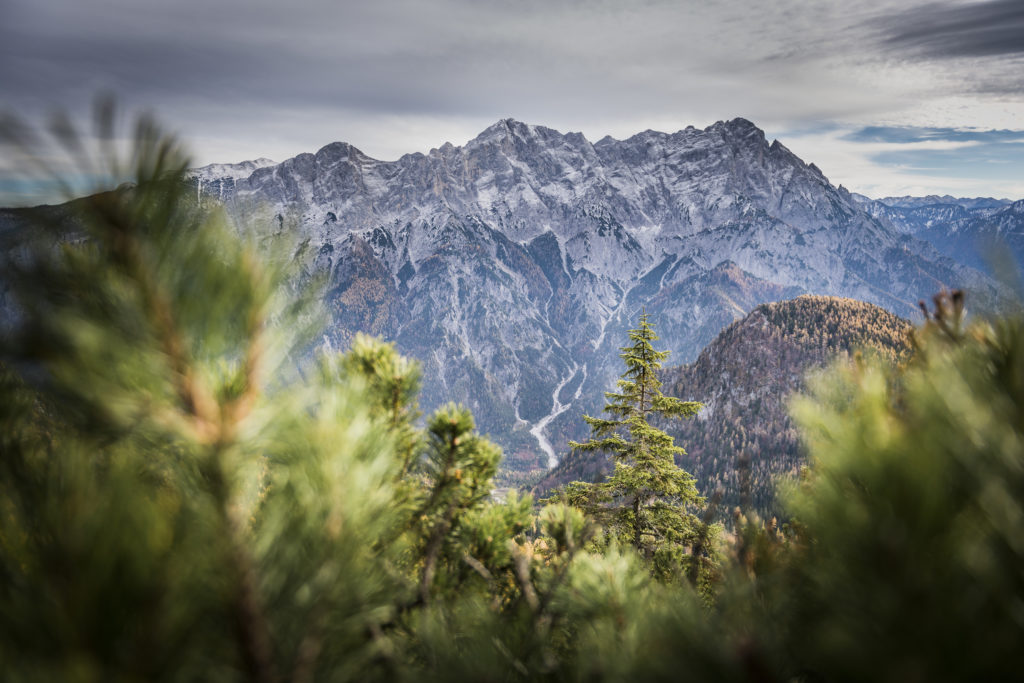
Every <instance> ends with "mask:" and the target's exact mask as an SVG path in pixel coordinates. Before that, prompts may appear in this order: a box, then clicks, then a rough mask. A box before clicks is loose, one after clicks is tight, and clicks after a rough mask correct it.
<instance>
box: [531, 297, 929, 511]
mask: <svg viewBox="0 0 1024 683" xmlns="http://www.w3.org/2000/svg"><path fill="white" fill-rule="evenodd" d="M910 329H911V326H910V322H909V321H907V320H905V319H903V318H900V317H898V316H895V315H893V314H892V313H890V312H888V311H886V310H884V309H882V308H879V307H878V306H874V305H872V304H868V303H864V302H862V301H854V300H852V299H842V298H838V297H825V296H808V295H805V296H801V297H798V298H796V299H792V300H789V301H780V302H776V303H770V304H762V305H760V306H758V307H757V308H755V309H754V310H753V311H751V312H750V314H748V315H747V316H746V317H744V318H743V319H742V320H739V321H737V322H735V323H733V324H731V325H729V326H728V327H726V328H725V329H724V330H723V331H722V332H721V333H720V334H719V335H718V336H717V337H716V338H715V340H714V341H713V342H711V343H710V344H708V346H706V347H705V348H704V350H703V351H701V354H700V356H698V357H697V360H696V361H694V362H693V363H690V364H687V365H683V366H678V367H671V368H665V369H664V370H663V372H662V373H661V380H662V383H663V385H662V390H663V391H664V393H665V394H666V395H669V396H677V397H680V398H683V399H686V400H691V399H692V400H699V401H701V402H702V403H703V404H704V407H703V408H702V409H701V411H700V412H699V413H698V414H697V416H696V417H695V418H692V419H689V420H683V421H671V422H665V423H663V424H660V425H659V426H660V427H661V428H663V429H665V430H666V431H668V432H669V433H670V434H671V435H672V436H673V437H674V438H675V439H676V443H677V444H678V445H680V446H682V447H683V448H685V449H686V455H684V456H682V457H680V458H679V465H680V466H681V467H682V468H683V469H685V470H686V471H687V472H690V473H691V474H693V475H694V476H695V477H696V479H697V485H698V487H699V488H700V490H701V493H702V494H703V495H704V496H705V497H707V498H708V499H709V500H710V499H712V497H713V496H714V495H715V493H716V491H717V492H719V494H718V495H719V496H720V498H719V500H718V507H719V510H720V512H721V513H722V514H723V515H724V516H725V517H728V512H729V511H730V510H732V509H733V508H734V507H735V506H737V505H740V504H741V503H742V502H744V501H743V500H742V499H743V498H744V497H748V498H749V504H750V505H753V506H754V508H755V509H756V510H757V511H758V512H759V513H760V514H761V515H762V517H764V518H766V519H767V518H770V517H771V516H773V515H779V514H780V513H781V512H782V511H781V510H780V507H779V506H778V505H777V503H776V499H775V497H774V491H775V484H776V482H777V480H778V479H779V478H789V479H795V477H796V476H797V473H798V471H799V468H800V467H801V466H802V465H803V464H804V459H803V454H802V451H801V446H800V443H799V439H798V437H797V432H796V429H795V427H794V426H793V423H792V421H791V420H790V418H789V413H788V400H789V397H790V396H791V395H792V394H793V393H794V392H796V391H799V390H801V389H803V388H804V381H805V378H806V377H807V373H808V372H809V371H811V370H813V369H815V368H821V367H823V366H825V365H826V364H828V363H830V362H833V361H835V360H836V359H837V358H846V359H849V358H850V356H851V354H853V353H856V352H858V351H859V352H863V353H864V354H871V355H874V356H876V357H878V358H881V359H883V360H885V361H888V362H891V363H897V362H900V361H903V360H906V358H908V357H909V355H910V344H909V338H908V332H909V331H910ZM744 461H745V464H744ZM610 469H611V463H610V462H609V461H608V459H607V457H606V456H604V455H602V454H600V453H573V454H570V455H567V456H566V457H565V458H564V459H563V460H562V462H561V463H559V465H558V466H557V467H556V468H554V469H553V470H551V471H550V472H548V473H547V475H546V476H545V478H544V479H543V480H542V481H541V483H540V485H539V486H538V487H537V488H538V491H539V493H541V494H542V495H543V494H546V493H548V492H549V491H550V490H551V489H552V488H554V487H557V486H561V485H564V484H567V483H568V482H570V481H575V480H583V481H597V480H600V479H601V478H602V477H603V476H604V475H605V474H606V473H607V472H609V471H610ZM744 478H746V484H745V483H744V481H743V479H744ZM745 487H746V489H747V490H746V491H744V488H745Z"/></svg>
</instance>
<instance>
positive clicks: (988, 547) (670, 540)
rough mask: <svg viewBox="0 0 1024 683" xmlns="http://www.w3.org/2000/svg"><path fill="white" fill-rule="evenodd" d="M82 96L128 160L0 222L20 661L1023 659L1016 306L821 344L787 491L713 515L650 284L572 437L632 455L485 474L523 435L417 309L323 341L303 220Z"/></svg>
mask: <svg viewBox="0 0 1024 683" xmlns="http://www.w3.org/2000/svg"><path fill="white" fill-rule="evenodd" d="M104 131H106V132H107V133H108V135H107V136H106V138H104V136H103V135H101V136H100V139H101V140H103V139H110V138H111V137H112V136H111V134H110V130H109V129H103V128H102V127H101V133H103V132H104ZM58 132H60V133H61V134H62V137H63V138H64V140H65V142H66V143H67V145H68V147H69V148H70V149H71V151H72V153H73V154H76V155H79V156H80V157H81V159H85V160H86V161H87V162H88V163H93V164H97V165H101V166H103V165H104V164H105V166H103V168H102V169H101V170H104V171H105V172H108V175H111V176H117V175H119V174H124V173H125V172H126V171H127V172H130V174H131V175H132V176H134V178H135V180H134V182H133V183H132V184H130V185H126V186H122V187H120V188H118V189H117V190H115V191H110V192H105V193H99V194H95V195H92V196H90V197H87V198H84V199H81V200H79V201H77V202H76V203H75V204H74V205H73V209H69V210H68V211H67V212H59V213H54V212H52V211H36V212H33V211H26V212H25V213H24V215H25V216H26V217H27V219H28V220H30V221H31V231H29V232H27V233H22V234H20V235H19V236H18V242H17V243H16V244H5V245H4V251H5V253H6V254H7V263H6V264H5V272H6V273H7V275H6V277H7V278H8V280H9V282H10V283H11V286H12V287H13V290H12V291H13V293H14V294H15V295H16V301H17V312H16V315H13V316H12V319H11V321H10V324H8V325H6V326H5V328H4V335H3V348H2V351H3V361H2V362H3V365H2V370H0V425H2V426H0V672H2V676H0V678H3V680H7V681H40V680H44V681H45V680H54V681H83V682H85V681H141V680H166V681H184V680H215V681H261V682H262V681H348V680H353V681H371V680H385V681H395V680H410V681H424V680H473V681H520V680H523V681H527V680H578V681H582V680H586V681H605V680H607V681H615V680H623V681H634V680H680V679H682V680H713V681H794V680H796V681H846V680H849V681H855V680H858V681H859V680H871V681H880V680H881V681H942V680H1014V679H1021V678H1024V649H1022V648H1021V643H1022V642H1024V508H1022V504H1024V503H1022V501H1024V315H1022V313H1021V311H1020V310H1012V311H1008V312H1006V313H1004V314H1003V315H1001V316H999V317H993V318H990V319H984V318H981V317H972V318H970V319H968V318H967V317H966V316H965V313H964V299H963V296H962V295H961V294H960V293H958V292H957V293H953V294H940V295H938V296H936V297H935V300H934V303H933V305H932V306H930V307H928V308H927V309H926V310H927V311H928V317H927V320H926V322H925V323H924V324H923V325H922V326H919V327H918V328H916V329H914V330H913V332H912V336H911V341H910V348H911V351H909V352H907V354H906V356H905V357H904V356H901V357H900V358H898V359H895V358H884V357H881V355H876V356H872V355H871V354H862V355H855V356H853V357H847V358H845V359H840V360H838V361H836V362H835V363H833V364H832V365H831V366H830V369H828V370H827V371H825V372H822V373H820V374H818V375H816V376H815V377H813V378H812V379H810V380H809V381H808V382H807V384H806V386H805V391H804V394H803V395H802V396H801V397H799V398H798V399H796V400H795V401H794V402H793V403H792V406H791V410H792V418H793V422H794V425H795V429H796V430H797V431H798V432H799V435H800V440H801V443H802V444H803V447H804V448H805V449H806V453H807V456H806V466H805V467H804V468H803V469H802V471H801V473H800V476H799V478H798V479H795V480H791V481H790V483H789V484H788V485H786V486H784V487H783V489H782V490H781V491H780V492H779V494H778V496H779V499H780V500H781V504H782V505H784V509H785V511H786V515H787V517H786V519H787V523H786V524H784V525H780V524H779V523H778V522H776V521H774V520H772V519H763V518H762V517H761V516H760V515H759V514H758V512H757V511H756V509H755V508H754V507H753V506H750V505H747V506H745V507H742V506H741V509H739V510H738V511H737V514H736V515H735V516H734V518H733V520H732V522H733V523H732V527H731V529H729V530H726V529H725V528H723V527H722V526H721V525H720V524H718V523H716V521H715V520H716V519H717V513H716V511H715V509H714V508H715V506H716V505H719V504H720V502H718V501H716V500H714V497H713V496H710V497H709V496H704V495H701V494H700V493H699V490H700V489H699V485H700V482H699V480H697V479H695V478H694V477H693V476H691V474H689V473H687V472H686V471H685V469H682V468H680V467H679V466H678V464H677V462H676V457H677V456H679V455H681V449H685V448H686V446H687V444H686V443H685V442H681V443H679V444H676V443H675V441H674V440H673V438H672V437H671V436H670V435H669V434H668V432H667V431H665V430H664V429H663V427H664V426H665V424H667V423H668V422H673V421H675V420H676V418H681V419H682V421H683V423H684V424H685V423H690V422H692V421H693V420H695V419H696V417H695V415H699V412H698V411H699V409H700V401H701V397H699V396H697V397H694V399H695V400H690V399H687V400H679V399H677V398H673V397H672V394H673V393H679V392H678V391H677V389H678V387H677V386H674V385H672V384H671V383H669V386H670V388H671V389H672V391H669V392H666V393H662V391H661V384H660V379H659V376H658V374H657V372H656V371H657V369H658V365H659V364H660V363H661V361H663V360H664V352H663V351H661V350H660V349H659V348H658V347H657V344H656V341H657V338H656V334H655V331H654V327H653V322H656V321H648V320H647V319H646V318H641V319H640V320H639V321H638V323H637V327H636V329H634V330H633V331H632V332H631V333H630V337H629V339H626V340H623V342H624V344H625V346H624V347H623V349H622V356H623V361H624V370H623V375H622V380H621V381H620V382H619V385H618V386H617V387H616V388H614V389H615V390H613V391H610V392H609V394H607V396H606V398H607V401H608V404H607V406H606V415H607V417H599V416H594V417H589V418H588V420H587V421H588V423H589V425H590V427H591V430H592V438H591V440H589V441H586V442H582V443H580V444H577V449H578V450H581V451H588V450H589V451H595V452H601V453H604V454H606V455H607V456H608V457H610V458H611V459H612V461H613V462H614V469H612V471H611V473H610V475H609V476H608V478H606V479H605V480H604V481H601V482H597V483H592V482H577V483H574V484H570V485H568V486H566V487H564V488H563V489H561V490H557V491H555V492H553V493H552V494H551V495H550V497H549V498H547V499H546V500H544V501H543V502H539V501H537V500H535V499H534V498H533V497H532V496H530V495H521V494H519V493H516V492H514V491H513V492H511V493H510V494H509V495H508V496H507V497H505V498H503V499H495V497H494V495H493V478H494V476H495V473H496V472H497V468H498V464H499V461H500V459H501V457H502V456H501V452H500V450H499V449H498V448H497V447H496V446H495V445H494V444H492V443H491V442H490V441H488V439H487V438H486V437H485V436H483V435H480V434H478V433H477V432H476V430H475V428H474V421H473V416H472V415H470V414H469V412H468V411H466V410H465V409H463V408H461V407H459V406H457V405H449V406H447V407H444V408H442V409H440V410H438V411H437V412H435V413H434V414H432V415H427V416H421V415H420V413H419V410H418V408H417V393H418V386H419V380H420V377H419V369H418V367H417V365H416V363H415V362H413V361H411V360H409V359H407V358H403V357H401V356H400V355H399V354H398V353H397V352H396V351H395V349H394V347H393V346H392V345H391V344H389V343H386V342H384V341H381V340H378V339H374V338H371V337H368V336H362V335H360V336H356V337H354V338H353V339H352V340H351V346H350V348H349V350H348V351H346V352H345V353H343V354H326V355H325V354H321V355H319V356H317V357H316V358H315V359H313V360H307V359H308V356H309V349H310V348H312V344H313V340H315V339H316V338H317V335H318V333H319V330H320V327H319V326H320V325H322V321H323V319H324V316H323V313H322V311H320V310H318V306H317V301H318V287H319V286H321V283H318V282H315V281H303V279H302V278H301V277H296V276H295V274H294V273H293V272H292V271H293V263H292V262H291V260H290V259H291V256H290V255H291V254H293V253H294V245H291V244H289V241H288V235H287V234H284V233H274V232H267V233H261V232H259V231H258V230H257V229H256V228H255V227H252V228H251V229H248V230H243V231H241V234H242V235H243V236H242V237H241V238H240V237H239V231H238V230H237V229H236V227H235V226H231V225H229V223H228V221H227V219H226V218H225V216H224V214H223V213H222V212H221V211H219V210H218V209H217V208H216V207H214V206H209V205H206V204H204V203H201V202H199V201H198V200H197V197H196V192H195V189H194V187H192V186H191V185H189V184H188V183H186V182H184V181H183V179H182V173H183V172H184V170H185V169H186V168H187V167H188V159H187V157H186V156H185V155H184V154H183V152H182V151H181V149H180V147H179V146H178V144H177V143H176V142H175V141H174V140H173V139H171V138H168V137H166V136H165V135H163V134H161V133H160V131H159V130H158V129H157V128H156V127H155V125H153V124H152V123H151V122H149V121H147V120H143V121H142V122H140V125H139V127H138V129H137V131H136V135H135V139H134V151H133V153H132V156H131V157H130V158H129V159H128V160H127V161H125V162H123V163H118V162H117V159H118V156H117V154H116V153H115V152H114V151H113V149H112V148H111V149H103V145H102V144H101V149H100V150H98V151H93V152H89V151H86V150H85V149H84V147H81V146H79V145H78V142H79V141H78V140H77V138H75V137H74V135H73V132H72V131H70V130H68V129H66V128H64V129H59V131H58ZM83 145H84V143H83ZM29 151H31V150H29ZM79 153H80V154H79ZM6 237H11V236H10V235H7V236H6ZM772 314H773V313H772V311H771V310H769V312H768V315H772ZM782 323H783V324H785V320H782ZM887 334H888V332H887ZM893 334H895V332H893ZM894 360H895V361H898V362H893V361H894ZM661 421H665V423H663V422H661ZM730 447H731V446H730ZM723 448H725V446H723ZM758 485H759V486H767V485H768V482H763V481H759V482H758Z"/></svg>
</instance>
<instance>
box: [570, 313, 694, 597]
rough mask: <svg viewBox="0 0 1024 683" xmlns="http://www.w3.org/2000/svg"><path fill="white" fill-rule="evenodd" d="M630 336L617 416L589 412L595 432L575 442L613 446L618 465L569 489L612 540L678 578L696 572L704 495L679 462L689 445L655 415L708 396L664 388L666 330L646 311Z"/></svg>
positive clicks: (665, 576) (613, 407)
mask: <svg viewBox="0 0 1024 683" xmlns="http://www.w3.org/2000/svg"><path fill="white" fill-rule="evenodd" d="M629 339H630V341H631V342H632V344H631V345H630V346H626V347H623V348H622V353H621V354H620V356H621V357H622V359H623V361H624V362H625V364H626V371H625V372H624V373H623V374H622V378H621V379H620V380H619V381H618V388H619V391H618V392H606V393H605V397H606V398H607V399H608V400H609V403H607V404H606V405H605V408H604V410H605V412H606V413H609V414H610V415H611V416H612V417H611V419H601V418H595V417H591V416H589V415H586V416H584V418H583V419H584V420H585V421H586V422H587V424H589V425H590V429H591V433H592V435H593V436H592V438H591V439H590V440H589V441H586V442H584V443H576V442H570V445H571V446H572V448H573V449H574V450H576V451H583V452H586V451H604V452H607V453H610V454H611V456H612V457H613V458H614V460H615V469H614V470H613V472H612V473H611V474H610V475H609V476H608V478H607V479H606V480H605V481H604V482H602V483H600V484H587V483H585V482H573V483H572V484H570V485H569V487H568V488H567V490H566V493H565V495H566V498H567V499H568V500H570V501H572V503H573V504H575V505H579V506H581V507H582V509H584V510H585V511H586V512H587V513H588V514H589V515H591V516H592V517H594V519H596V520H597V521H599V522H600V523H601V524H602V525H603V527H604V530H605V541H606V543H618V544H621V545H630V546H632V547H633V548H635V549H636V550H637V551H638V552H639V553H640V554H641V555H642V556H643V557H644V558H645V559H646V560H647V562H648V563H649V564H650V565H651V567H652V571H653V573H654V575H655V576H657V577H658V578H660V579H662V580H666V581H670V580H673V579H675V578H679V577H682V576H684V575H686V574H688V573H691V571H690V569H689V568H688V565H689V564H691V563H692V561H694V560H693V559H692V558H691V557H690V554H691V552H692V550H693V549H694V548H696V547H697V537H698V535H699V534H700V533H702V530H703V527H702V525H701V523H700V520H698V518H697V517H696V516H695V515H694V514H693V512H691V511H690V509H691V508H697V507H699V506H700V505H702V504H703V502H704V500H703V499H702V498H701V497H700V495H699V494H698V493H697V487H696V485H695V482H694V479H693V477H692V476H690V475H689V474H687V473H686V472H685V471H683V470H682V469H680V468H679V467H678V466H677V465H676V463H675V457H676V456H677V455H679V454H683V453H685V451H684V450H683V449H682V448H680V447H679V446H676V445H675V444H674V442H673V439H672V437H671V436H669V435H668V434H666V433H665V432H663V431H662V430H660V429H657V428H656V427H653V426H652V425H651V424H650V422H649V420H650V419H651V418H652V417H654V416H659V417H662V418H685V417H691V416H693V415H695V414H696V413H697V411H698V410H699V409H700V404H699V403H696V402H692V401H681V400H679V399H678V398H673V397H671V396H665V395H664V394H662V393H661V382H660V381H659V380H658V376H657V370H658V369H659V368H660V367H661V362H662V361H663V360H664V359H665V358H667V357H668V352H667V351H657V350H655V349H654V347H653V346H652V342H654V341H656V340H657V339H658V337H657V335H656V334H655V333H654V329H653V328H652V327H651V325H650V324H649V323H648V322H647V314H646V313H644V314H643V315H641V316H640V324H639V327H637V328H636V329H634V330H630V332H629Z"/></svg>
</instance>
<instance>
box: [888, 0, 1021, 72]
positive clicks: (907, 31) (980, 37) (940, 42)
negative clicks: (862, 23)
mask: <svg viewBox="0 0 1024 683" xmlns="http://www.w3.org/2000/svg"><path fill="white" fill-rule="evenodd" d="M873 23H874V24H875V26H877V27H879V28H880V29H881V30H882V31H883V33H884V35H885V37H884V39H883V43H884V44H885V45H886V46H888V47H890V48H895V49H899V50H906V51H910V52H912V53H916V54H918V55H920V56H922V57H934V58H950V57H991V56H999V55H1024V2H1022V1H1021V0H993V1H990V2H977V3H972V4H968V5H963V4H957V5H954V4H949V3H941V4H939V3H934V4H927V5H921V6H918V7H913V8H911V9H909V10H906V11H903V12H898V13H895V14H892V15H889V16H885V17H881V18H878V19H876V20H874V22H873Z"/></svg>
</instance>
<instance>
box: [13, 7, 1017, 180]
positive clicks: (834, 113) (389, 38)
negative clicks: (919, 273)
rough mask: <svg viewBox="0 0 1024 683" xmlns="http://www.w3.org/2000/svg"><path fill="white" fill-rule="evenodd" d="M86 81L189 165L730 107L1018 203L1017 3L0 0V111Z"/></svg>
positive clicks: (723, 112)
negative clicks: (152, 129) (510, 122)
mask: <svg viewBox="0 0 1024 683" xmlns="http://www.w3.org/2000/svg"><path fill="white" fill-rule="evenodd" d="M101 90H106V91H110V92H113V93H115V94H116V95H117V97H118V99H119V101H120V102H121V104H122V106H124V107H127V108H128V109H133V110H134V109H139V108H149V109H151V110H153V111H155V112H156V113H157V114H158V116H159V117H160V119H161V120H162V121H163V122H164V123H165V124H166V125H168V126H169V127H171V128H172V129H174V130H176V131H178V132H179V133H180V134H181V135H182V137H184V138H185V139H186V140H187V141H188V142H189V145H190V147H191V149H192V151H193V153H194V156H195V158H196V162H197V164H205V163H211V162H228V161H241V160H243V159H250V158H255V157H270V158H272V159H275V160H278V161H281V160H284V159H286V158H288V157H290V156H294V155H295V154H298V153H300V152H306V151H315V150H316V149H318V148H320V147H322V146H323V145H325V144H327V143H329V142H332V141H335V140H342V141H346V142H350V143H352V144H353V145H355V146H356V147H359V148H360V149H362V150H363V151H364V152H366V153H367V154H369V155H371V156H374V157H377V158H380V159H394V158H397V157H399V156H401V155H402V154H404V153H408V152H416V151H420V152H426V151H428V150H429V149H430V148H432V147H438V146H440V145H441V144H442V143H444V142H446V141H450V142H452V143H454V144H457V145H459V144H463V143H465V142H466V141H467V140H469V139H470V138H472V137H474V136H475V135H476V134H477V133H479V132H480V131H481V130H483V129H484V128H485V127H487V126H488V125H489V124H491V123H493V122H494V121H496V120H498V119H500V118H504V117H508V116H511V117H514V118H516V119H519V120H522V121H526V122H528V123H536V124H543V125H546V126H549V127H552V128H556V129H558V130H561V131H563V132H568V131H582V132H583V133H584V134H585V135H586V136H587V137H588V138H590V139H591V140H594V141H596V140H598V139H600V138H601V137H603V136H604V135H606V134H611V135H612V136H614V137H619V138H621V137H627V136H629V135H631V134H633V133H636V132H639V131H642V130H645V129H648V128H653V129H655V130H663V131H669V132H670V131H675V130H678V129H681V128H684V127H686V126H687V125H695V126H699V127H703V126H707V125H710V124H711V123H714V122H715V121H717V120H721V119H731V118H734V117H737V116H742V117H745V118H748V119H750V120H752V121H754V122H755V123H756V124H757V125H759V126H760V127H761V128H763V129H764V130H765V131H766V133H767V134H768V136H769V138H778V139H779V140H781V141H782V142H783V143H784V144H785V145H787V146H788V147H789V148H790V149H792V150H793V151H794V152H796V153H797V154H799V155H800V156H801V157H802V158H803V159H804V160H805V161H808V162H814V163H815V164H817V165H818V166H819V167H820V168H821V169H822V170H823V171H824V172H825V174H826V175H827V176H828V177H829V179H830V180H832V182H834V183H836V184H840V183H842V184H844V185H846V186H847V187H848V188H850V189H851V190H855V191H859V192H862V193H864V194H868V195H871V196H876V197H879V196H885V195H895V194H930V193H950V194H954V195H958V196H978V195H984V196H998V197H1009V198H1013V199H1017V198H1022V197H1024V0H986V1H984V2H976V1H975V2H963V1H959V2H928V3H923V4H922V3H918V2H916V0H756V1H755V0H750V1H748V0H674V1H668V0H664V1H663V0H636V1H630V0H606V1H584V0H366V1H359V2H357V1H355V0H347V1H346V0H332V1H328V0H309V1H301V0H293V1H292V2H284V1H282V0H239V1H231V2H221V1H218V0H174V1H170V0H159V1H153V0H0V97H2V99H0V106H2V107H4V108H6V109H7V110H9V111H13V112H16V113H18V114H20V115H21V116H23V117H25V118H29V119H35V120H38V119H39V118H41V117H43V116H44V114H45V113H46V112H49V111H51V110H53V109H54V108H62V109H65V110H69V111H71V112H85V111H87V110H88V107H89V105H90V104H91V101H92V98H93V96H94V95H95V93H96V92H98V91H101ZM0 180H2V179H0ZM0 190H2V187H0Z"/></svg>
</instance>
